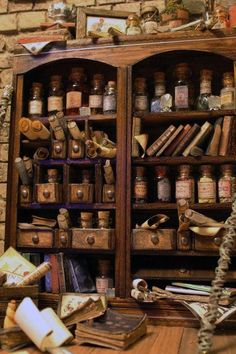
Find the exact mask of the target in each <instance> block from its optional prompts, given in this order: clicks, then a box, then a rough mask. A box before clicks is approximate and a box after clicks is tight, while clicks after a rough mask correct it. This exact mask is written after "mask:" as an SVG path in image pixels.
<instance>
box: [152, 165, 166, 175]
mask: <svg viewBox="0 0 236 354" xmlns="http://www.w3.org/2000/svg"><path fill="white" fill-rule="evenodd" d="M168 170H169V169H168V167H167V166H164V165H163V166H156V167H155V175H156V177H163V176H166V175H167V173H168Z"/></svg>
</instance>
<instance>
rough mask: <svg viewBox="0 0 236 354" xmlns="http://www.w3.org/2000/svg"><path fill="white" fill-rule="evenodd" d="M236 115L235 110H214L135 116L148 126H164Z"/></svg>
mask: <svg viewBox="0 0 236 354" xmlns="http://www.w3.org/2000/svg"><path fill="white" fill-rule="evenodd" d="M232 115H236V109H227V110H222V109H219V110H216V111H203V112H198V111H178V112H160V113H159V112H158V113H145V114H137V116H139V117H141V118H142V119H143V120H144V122H145V123H148V124H157V123H160V124H166V123H168V124H169V123H170V122H175V121H176V122H178V123H179V121H180V120H181V121H182V122H184V121H191V120H193V119H194V121H202V120H208V119H214V118H217V117H222V116H232Z"/></svg>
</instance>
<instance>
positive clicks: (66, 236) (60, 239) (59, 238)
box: [55, 229, 71, 248]
mask: <svg viewBox="0 0 236 354" xmlns="http://www.w3.org/2000/svg"><path fill="white" fill-rule="evenodd" d="M55 247H58V248H65V247H71V230H68V231H65V230H61V229H60V230H59V229H58V230H56V231H55Z"/></svg>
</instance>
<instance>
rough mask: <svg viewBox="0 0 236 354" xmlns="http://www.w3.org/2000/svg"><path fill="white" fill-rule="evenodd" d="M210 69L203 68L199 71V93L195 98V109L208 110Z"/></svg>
mask: <svg viewBox="0 0 236 354" xmlns="http://www.w3.org/2000/svg"><path fill="white" fill-rule="evenodd" d="M211 80H212V70H207V69H203V70H201V71H200V95H199V96H198V98H197V100H196V109H197V111H208V110H209V102H208V98H209V97H210V96H211Z"/></svg>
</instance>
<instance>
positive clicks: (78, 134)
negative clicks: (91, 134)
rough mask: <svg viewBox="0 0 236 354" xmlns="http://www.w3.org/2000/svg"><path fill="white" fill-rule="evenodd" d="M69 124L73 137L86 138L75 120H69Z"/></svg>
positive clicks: (76, 138)
mask: <svg viewBox="0 0 236 354" xmlns="http://www.w3.org/2000/svg"><path fill="white" fill-rule="evenodd" d="M67 126H68V129H69V132H70V135H71V136H72V138H73V139H75V140H84V134H83V132H81V131H80V129H79V127H78V125H77V124H76V122H75V121H71V122H68V125H67Z"/></svg>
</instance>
